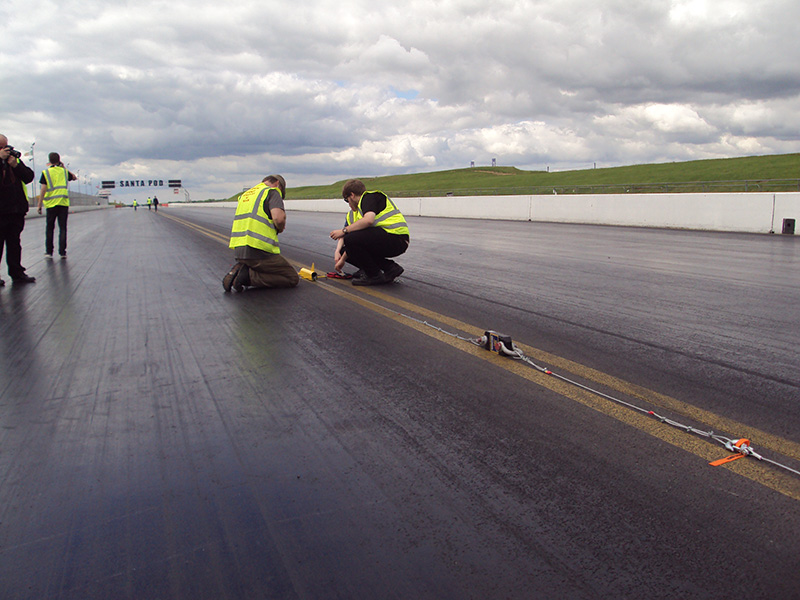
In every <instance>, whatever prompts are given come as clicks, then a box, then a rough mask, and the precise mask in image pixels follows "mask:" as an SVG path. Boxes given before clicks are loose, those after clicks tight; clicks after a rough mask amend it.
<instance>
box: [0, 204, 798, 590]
mask: <svg viewBox="0 0 800 600" xmlns="http://www.w3.org/2000/svg"><path fill="white" fill-rule="evenodd" d="M170 217H176V218H177V219H179V220H176V219H175V218H170ZM231 218H232V213H231V211H230V210H225V209H218V208H185V207H180V208H179V207H172V208H162V209H161V210H160V212H159V214H158V215H156V214H155V213H152V212H150V213H148V211H146V210H139V211H138V212H137V213H134V212H133V211H131V210H130V209H121V210H104V211H94V212H88V213H81V214H75V215H71V216H70V221H69V226H70V234H69V236H70V237H69V258H68V259H67V260H66V261H59V260H57V259H56V260H55V261H50V262H48V261H46V260H45V259H44V258H42V256H41V255H42V251H43V250H42V245H43V243H42V242H43V238H44V233H43V227H44V220H43V219H33V220H30V221H29V222H28V224H27V227H26V230H25V232H24V234H23V242H24V249H23V262H24V264H25V265H26V266H27V267H28V272H29V273H30V274H31V275H34V276H35V277H36V278H37V282H36V283H35V284H31V285H11V283H10V282H8V281H7V284H6V286H5V287H3V288H0V362H1V365H0V597H2V598H8V599H22V598H26V599H28V598H30V599H45V598H81V599H89V598H92V599H93V598H98V599H99V598H192V599H198V598H209V599H220V598H326V599H327V598H454V599H461V598H476V599H477V598H597V597H613V598H642V597H652V598H690V597H691V598H723V597H731V596H735V595H736V596H738V595H748V596H751V597H769V598H797V597H799V596H800V593H799V592H798V590H800V476H793V475H791V474H790V475H788V476H787V475H785V473H781V472H780V469H775V468H773V467H769V466H765V465H762V464H761V463H755V459H753V458H752V457H749V458H745V459H741V460H738V461H735V462H733V463H729V465H725V466H722V467H710V466H709V465H708V462H709V457H710V458H722V457H725V456H727V455H728V454H729V453H728V452H727V451H726V450H724V449H723V448H721V447H719V446H714V444H713V443H711V442H708V441H705V440H700V439H698V438H697V436H692V435H691V434H688V433H683V432H680V431H677V430H675V429H674V428H671V429H670V431H676V433H675V436H676V440H677V441H675V442H674V443H667V442H665V441H664V439H663V437H659V435H660V434H658V435H656V434H653V432H652V431H651V430H648V429H646V428H645V426H639V425H636V424H635V423H634V424H632V422H629V421H626V420H625V419H626V418H625V417H620V416H618V415H617V413H615V412H613V411H611V410H606V409H605V408H604V407H603V406H602V404H603V401H600V402H599V403H598V405H597V406H590V405H588V404H586V403H582V402H581V401H578V400H576V398H577V396H575V397H573V395H572V392H569V391H560V390H559V389H555V388H552V387H547V386H546V385H540V384H538V383H537V381H538V380H533V381H532V380H530V379H526V378H525V377H523V376H520V375H519V374H518V373H515V372H512V371H510V370H509V369H508V368H506V363H504V362H503V361H511V359H505V358H500V357H497V356H496V355H492V353H490V352H487V351H484V350H475V347H474V346H472V345H471V344H469V343H468V342H464V341H462V340H459V339H457V338H451V337H449V336H447V335H446V334H440V332H438V331H434V332H432V333H428V329H429V325H436V326H438V327H439V328H440V329H444V330H446V331H448V332H449V333H457V334H459V335H460V336H461V337H469V336H470V335H471V334H472V333H474V332H472V331H463V330H462V331H455V330H456V329H457V326H456V325H457V324H456V325H454V323H453V321H446V320H442V319H443V318H444V319H453V320H457V321H458V322H459V323H462V324H468V325H471V326H473V327H474V328H477V329H478V330H482V329H492V330H496V331H500V332H502V333H505V334H508V335H510V336H511V337H512V338H513V339H514V341H515V342H518V343H520V344H524V345H525V347H526V348H532V349H535V350H537V351H541V352H542V353H548V355H552V356H555V357H560V358H562V359H565V360H568V361H572V362H573V363H578V364H580V365H583V366H585V367H586V368H590V369H593V370H594V372H596V373H599V374H600V375H602V376H603V377H606V378H616V379H617V380H624V381H625V382H628V383H629V384H630V385H631V386H640V388H642V389H645V390H647V393H645V394H643V395H642V397H641V398H634V399H633V400H634V401H635V403H638V404H642V405H644V406H646V408H650V407H652V406H654V404H652V403H650V401H649V398H650V396H652V397H653V398H656V397H662V396H664V397H668V398H673V399H676V400H677V401H679V402H680V403H683V405H685V406H686V407H688V408H687V409H686V410H685V411H684V412H685V413H686V414H677V415H676V414H673V413H670V415H671V416H674V417H675V418H676V419H678V420H679V421H687V420H690V421H691V422H692V423H696V422H697V418H698V414H699V413H697V412H693V410H694V409H698V410H701V411H704V412H703V413H702V414H703V415H706V416H710V417H709V419H710V420H711V421H714V423H711V425H709V426H713V425H715V424H716V423H717V422H719V423H723V424H726V425H727V424H730V423H735V424H737V425H736V426H737V427H738V426H741V427H742V428H743V429H742V431H743V432H744V433H747V434H748V435H750V432H751V431H755V432H758V434H759V435H761V436H762V438H764V439H763V440H759V438H757V437H756V436H755V435H753V439H752V443H753V446H754V447H756V448H763V447H764V446H763V444H766V442H767V440H766V436H771V438H770V439H772V438H775V439H777V440H778V441H777V442H775V444H776V445H775V446H772V447H770V449H769V450H768V451H767V450H764V451H763V452H764V454H769V456H770V457H772V458H774V459H776V460H777V461H778V462H780V463H781V464H785V465H787V466H790V467H793V468H795V469H800V454H797V448H798V447H799V446H798V445H800V374H799V373H800V369H798V367H799V366H800V360H798V342H797V340H798V332H800V241H798V239H796V237H787V236H780V235H778V236H758V235H746V234H723V233H705V232H685V231H659V230H647V229H626V228H616V227H588V226H576V225H555V224H539V223H515V222H500V221H468V220H446V219H421V218H416V219H414V218H412V219H410V227H411V231H412V244H411V248H410V249H409V251H408V253H407V254H406V255H405V256H403V257H401V258H400V259H398V262H400V263H401V264H402V265H403V266H404V267H405V269H406V272H405V273H404V275H403V277H402V278H401V279H400V280H399V282H397V283H395V284H392V285H391V286H384V287H381V288H380V289H376V290H374V291H375V292H376V293H377V294H378V295H374V294H373V295H370V294H369V293H368V292H367V291H365V290H358V289H354V288H353V287H352V286H350V285H349V284H347V283H346V282H340V281H330V280H327V281H323V280H320V281H317V282H309V281H301V282H300V286H298V288H296V289H293V290H249V291H246V292H244V293H241V294H236V293H231V294H225V293H223V290H222V286H221V283H220V280H221V277H222V275H224V273H225V272H226V271H227V269H228V268H229V266H230V264H231V262H232V261H231V251H229V250H228V249H227V247H226V243H225V242H224V240H225V238H226V237H227V233H228V231H229V227H230V220H231ZM342 220H343V215H342V216H339V215H331V214H310V213H297V212H292V211H291V210H290V211H289V224H288V228H287V231H286V232H285V233H284V234H283V235H282V236H281V244H282V248H283V253H284V255H285V256H286V257H287V258H288V259H290V260H291V261H293V262H295V263H296V264H298V265H310V264H311V263H312V262H313V263H315V265H316V267H317V270H318V271H319V272H321V273H324V272H325V271H327V270H328V269H330V268H331V262H332V260H331V256H332V252H333V243H332V242H331V240H330V239H329V238H328V237H327V234H328V232H329V231H330V230H331V229H334V228H338V227H340V226H341V221H342ZM188 222H191V223H193V224H194V226H189V225H188V224H187V223H188ZM2 273H3V275H2V277H3V278H4V279H6V280H8V277H7V276H6V275H5V267H3V268H2ZM334 286H335V287H334ZM370 291H373V290H370ZM350 294H354V295H350ZM386 307H388V310H387V308H386ZM398 307H401V308H398ZM415 319H416V320H415ZM420 321H426V322H427V323H429V325H422V324H420ZM481 353H485V354H486V355H487V356H488V355H491V356H490V358H489V359H486V358H485V357H484V356H483V355H482V354H481ZM512 362H513V361H512ZM609 380H610V379H609ZM592 385H594V384H592ZM603 389H605V390H608V388H603ZM637 389H638V388H637ZM614 394H616V392H614ZM648 394H649V395H648ZM626 399H628V400H630V399H631V396H626ZM653 402H655V400H653ZM659 410H662V409H661V408H659ZM717 418H719V421H717ZM659 426H660V425H659ZM664 427H668V426H664ZM744 433H742V434H741V435H744ZM727 434H729V435H731V436H734V435H737V432H736V431H729V432H727ZM665 435H666V434H665ZM681 436H683V438H686V440H687V441H685V442H684V441H682V439H683V438H682V437H681ZM760 441H762V446H759V442H760ZM778 450H780V452H779V451H778ZM781 452H784V454H782V453H781ZM706 455H708V456H706Z"/></svg>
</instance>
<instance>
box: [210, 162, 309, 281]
mask: <svg viewBox="0 0 800 600" xmlns="http://www.w3.org/2000/svg"><path fill="white" fill-rule="evenodd" d="M285 195H286V181H285V180H284V178H283V177H281V176H280V175H268V176H267V177H265V178H264V180H263V181H262V182H261V183H259V184H258V185H257V186H255V187H254V188H250V189H249V190H247V191H246V192H244V193H243V194H242V195H241V196H239V203H238V205H237V206H236V216H235V217H234V218H233V227H232V228H231V243H230V244H229V246H230V247H231V248H233V250H234V257H235V258H236V264H235V265H233V267H231V270H230V271H228V274H227V275H225V277H223V278H222V287H223V288H224V289H225V291H226V292H229V291H231V288H233V289H235V290H236V291H237V292H241V291H244V288H246V287H265V288H286V287H295V286H296V285H297V283H298V282H299V281H300V277H299V276H298V274H297V272H296V271H295V270H294V267H292V265H290V264H289V262H288V261H287V260H286V259H285V258H283V257H282V256H281V249H280V246H279V245H278V234H279V233H281V232H282V231H283V230H284V228H285V227H286V211H285V210H284V207H283V198H284V196H285Z"/></svg>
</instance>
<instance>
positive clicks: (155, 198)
mask: <svg viewBox="0 0 800 600" xmlns="http://www.w3.org/2000/svg"><path fill="white" fill-rule="evenodd" d="M153 210H155V211H156V212H158V196H153Z"/></svg>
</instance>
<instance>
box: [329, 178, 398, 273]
mask: <svg viewBox="0 0 800 600" xmlns="http://www.w3.org/2000/svg"><path fill="white" fill-rule="evenodd" d="M342 197H343V198H344V200H345V202H347V204H348V205H349V206H350V210H351V214H352V215H353V218H355V221H353V222H352V224H349V225H347V226H346V227H343V228H342V229H335V230H333V231H331V238H332V239H334V240H337V241H339V242H340V243H339V244H337V246H336V252H335V254H334V260H335V261H336V262H335V264H334V267H335V268H336V270H337V271H339V272H340V271H341V269H342V267H344V263H345V262H349V263H350V264H351V265H355V266H356V267H358V268H359V270H360V272H359V273H357V274H356V276H355V277H354V278H353V282H352V283H353V285H380V284H383V283H390V282H392V281H394V280H395V279H396V278H397V277H399V276H400V275H401V274H402V273H403V267H401V266H400V265H398V264H397V263H396V262H394V261H393V260H390V259H391V258H394V257H396V256H400V255H401V254H403V253H404V252H405V251H406V250H408V244H409V241H410V237H409V232H408V223H406V219H405V217H404V216H403V213H401V212H400V211H399V210H398V209H397V207H396V206H395V205H394V203H393V202H392V201H391V199H390V198H389V197H388V196H387V195H386V194H384V193H383V192H368V191H367V188H366V186H365V185H364V183H363V182H362V181H360V180H358V179H351V180H349V181H348V182H347V183H345V184H344V187H343V188H342ZM349 222H350V218H348V223H349Z"/></svg>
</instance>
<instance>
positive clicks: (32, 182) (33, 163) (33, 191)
mask: <svg viewBox="0 0 800 600" xmlns="http://www.w3.org/2000/svg"><path fill="white" fill-rule="evenodd" d="M35 145H36V142H33V143H32V144H31V170H32V171H33V181H31V198H33V197H34V196H35V195H36V187H35V186H36V157H35V156H34V154H33V147H34V146H35Z"/></svg>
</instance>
